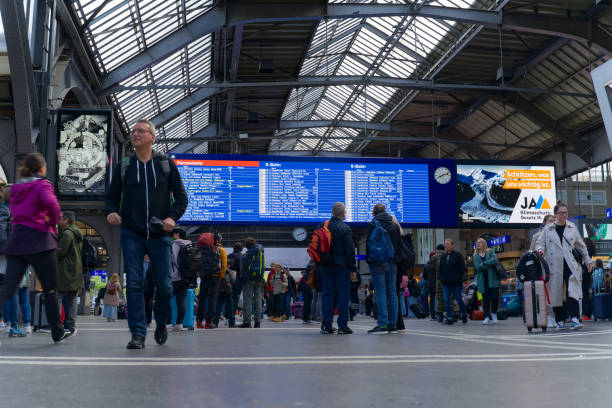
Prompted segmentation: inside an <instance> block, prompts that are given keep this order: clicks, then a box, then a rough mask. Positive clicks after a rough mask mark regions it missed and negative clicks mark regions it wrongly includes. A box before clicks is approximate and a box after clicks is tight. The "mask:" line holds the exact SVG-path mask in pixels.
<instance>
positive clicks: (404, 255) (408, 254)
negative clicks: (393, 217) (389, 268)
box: [397, 233, 416, 272]
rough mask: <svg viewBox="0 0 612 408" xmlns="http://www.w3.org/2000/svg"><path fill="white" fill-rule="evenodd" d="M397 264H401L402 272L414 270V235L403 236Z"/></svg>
mask: <svg viewBox="0 0 612 408" xmlns="http://www.w3.org/2000/svg"><path fill="white" fill-rule="evenodd" d="M397 252H398V254H397V263H398V264H401V268H400V269H401V271H403V272H409V271H411V270H412V269H413V268H414V263H415V261H416V251H415V250H414V243H413V242H412V234H411V233H407V234H405V235H403V236H402V239H401V240H400V245H399V248H398V251H397Z"/></svg>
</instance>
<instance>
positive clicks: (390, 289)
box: [366, 203, 402, 334]
mask: <svg viewBox="0 0 612 408" xmlns="http://www.w3.org/2000/svg"><path fill="white" fill-rule="evenodd" d="M372 216H373V217H374V218H373V219H372V221H371V222H370V224H369V225H368V230H367V238H366V261H367V263H368V265H369V266H370V276H371V277H372V283H373V284H374V294H375V296H376V307H377V323H378V324H377V325H376V326H375V327H374V328H373V329H371V330H368V333H369V334H387V333H397V327H396V324H397V314H398V300H397V291H396V289H395V280H396V274H397V264H396V261H397V258H396V255H398V254H399V247H400V240H401V239H402V237H401V233H400V229H399V227H398V225H397V224H396V223H395V222H393V218H392V217H391V215H389V214H388V213H387V209H386V208H385V206H384V204H381V203H378V204H376V205H375V206H374V209H373V210H372Z"/></svg>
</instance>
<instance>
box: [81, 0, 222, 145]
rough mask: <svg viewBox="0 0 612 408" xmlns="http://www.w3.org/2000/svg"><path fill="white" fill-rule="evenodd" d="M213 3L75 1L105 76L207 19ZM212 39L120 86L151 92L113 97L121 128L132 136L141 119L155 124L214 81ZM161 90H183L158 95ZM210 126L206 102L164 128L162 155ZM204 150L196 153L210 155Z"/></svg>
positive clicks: (208, 0)
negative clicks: (195, 85) (155, 119)
mask: <svg viewBox="0 0 612 408" xmlns="http://www.w3.org/2000/svg"><path fill="white" fill-rule="evenodd" d="M213 3H214V1H213V0H176V1H158V0H91V1H90V0H74V1H72V2H71V5H72V8H73V9H74V11H75V13H76V15H77V18H78V20H79V23H80V25H81V27H82V29H83V36H84V39H85V41H86V42H87V44H88V45H89V46H90V48H91V49H92V51H93V52H94V59H95V63H96V65H97V68H98V69H99V71H100V73H101V74H102V75H105V74H107V73H109V72H111V71H112V70H113V69H115V68H117V67H119V66H120V65H121V64H123V63H125V62H126V61H129V60H130V59H132V58H133V57H134V56H136V55H137V54H139V53H141V52H143V51H144V50H146V49H147V48H148V47H151V46H152V45H153V44H155V43H156V42H158V41H160V40H161V39H163V38H165V37H166V36H168V35H169V34H171V33H173V32H174V31H176V30H178V29H179V28H181V27H182V26H184V25H185V24H187V23H188V22H190V21H191V20H193V19H194V18H196V17H198V16H200V15H202V14H204V13H206V12H207V11H209V10H210V9H211V8H212V7H213V5H214V4H213ZM211 59H212V36H211V35H206V36H204V37H202V38H200V39H198V40H196V41H194V42H192V43H190V44H189V45H187V46H186V47H184V48H183V49H181V50H179V51H177V52H175V53H174V54H172V55H170V56H168V57H166V58H165V59H164V60H162V61H159V62H158V63H156V64H154V65H152V66H150V67H149V68H147V69H145V70H143V71H140V72H138V73H136V74H135V75H133V76H131V77H130V78H128V79H126V80H125V81H122V82H120V84H119V85H126V86H145V87H147V89H145V90H130V91H121V92H117V93H115V94H113V95H112V96H111V99H112V100H113V102H114V104H115V109H116V110H117V111H118V114H119V117H120V118H121V119H123V123H121V126H122V127H123V128H124V130H125V131H126V132H127V131H128V129H129V127H130V126H131V125H132V124H133V123H134V122H135V121H136V120H138V119H140V118H149V119H150V118H153V117H155V116H156V115H158V114H160V113H161V112H162V111H164V110H165V109H167V108H168V107H170V106H172V105H173V104H174V103H177V102H179V101H180V100H181V99H183V98H184V97H185V96H187V95H188V94H190V93H191V92H194V91H195V90H196V89H194V88H189V87H188V86H189V85H190V84H193V83H198V84H201V83H206V82H209V81H210V79H211ZM156 85H173V86H177V87H176V88H172V89H155V86H156ZM208 123H209V103H208V102H204V103H202V104H200V105H198V106H196V107H193V108H192V109H189V110H188V111H186V112H184V113H183V114H181V115H179V116H178V117H177V118H175V119H173V120H172V121H170V122H168V123H166V124H164V125H162V126H160V127H159V128H158V135H157V139H158V140H159V141H162V143H159V144H156V145H155V146H154V147H155V149H156V150H162V151H166V149H172V148H174V147H176V146H177V145H178V143H176V142H174V143H170V142H164V141H169V140H170V139H176V138H186V137H188V136H190V135H191V134H193V133H195V132H197V131H198V130H201V129H202V128H203V127H204V126H206V125H208ZM203 145H204V146H202V145H200V146H197V147H196V149H199V150H206V149H207V148H208V147H207V143H203Z"/></svg>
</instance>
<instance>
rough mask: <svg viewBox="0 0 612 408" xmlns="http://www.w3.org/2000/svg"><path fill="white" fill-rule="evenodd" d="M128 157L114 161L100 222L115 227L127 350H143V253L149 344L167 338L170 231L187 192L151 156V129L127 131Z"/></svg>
mask: <svg viewBox="0 0 612 408" xmlns="http://www.w3.org/2000/svg"><path fill="white" fill-rule="evenodd" d="M131 134H132V139H131V141H132V146H134V154H133V155H131V156H130V157H127V158H125V160H123V161H121V162H119V163H118V164H117V165H116V166H115V169H114V172H113V175H114V177H113V178H112V179H111V183H110V186H109V187H108V190H107V191H106V194H105V198H106V203H105V204H106V219H107V221H108V222H109V223H110V224H111V225H121V250H122V253H123V262H124V265H125V272H126V276H127V302H128V310H129V314H128V326H129V328H130V332H131V333H132V339H131V340H130V342H129V343H128V345H127V348H128V349H142V348H144V341H145V337H146V334H147V324H146V317H145V304H144V295H143V290H144V276H145V274H144V269H143V262H142V260H143V258H144V255H145V254H149V258H150V259H151V265H152V273H153V275H152V277H153V281H154V283H155V287H156V289H157V290H156V292H155V321H156V323H157V327H156V328H155V335H154V338H155V341H156V342H157V344H160V345H161V344H164V343H165V342H166V340H167V338H168V331H167V329H166V320H168V319H169V317H170V300H171V298H172V280H171V271H172V253H171V248H172V239H171V238H170V236H169V233H170V232H172V230H173V229H174V227H175V225H176V221H178V220H179V219H180V218H181V216H182V215H183V213H184V212H185V210H186V209H187V192H186V191H185V187H184V186H183V181H182V180H181V176H180V174H179V171H178V168H177V167H176V164H175V163H174V161H172V160H170V159H168V157H166V156H165V155H161V154H158V153H155V152H153V142H154V141H155V126H154V125H153V123H152V122H150V121H148V120H146V119H140V120H138V121H137V122H136V124H135V125H134V127H133V128H132V132H131Z"/></svg>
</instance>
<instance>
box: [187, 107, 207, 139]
mask: <svg viewBox="0 0 612 408" xmlns="http://www.w3.org/2000/svg"><path fill="white" fill-rule="evenodd" d="M209 116H210V102H209V101H205V102H204V103H201V104H199V105H197V106H195V107H194V108H192V109H191V127H192V132H193V133H196V132H199V131H200V130H202V129H204V128H205V127H206V126H208V124H209V123H210V122H209Z"/></svg>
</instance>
